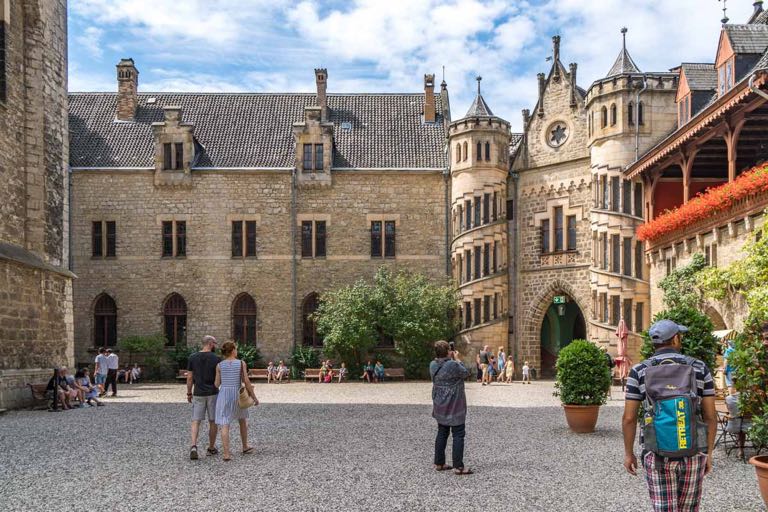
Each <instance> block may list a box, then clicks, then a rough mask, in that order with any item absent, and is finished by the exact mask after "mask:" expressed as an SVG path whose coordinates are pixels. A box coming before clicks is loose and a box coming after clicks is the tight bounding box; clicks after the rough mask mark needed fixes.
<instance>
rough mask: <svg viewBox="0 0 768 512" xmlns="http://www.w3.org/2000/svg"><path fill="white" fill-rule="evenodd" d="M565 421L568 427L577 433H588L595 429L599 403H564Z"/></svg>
mask: <svg viewBox="0 0 768 512" xmlns="http://www.w3.org/2000/svg"><path fill="white" fill-rule="evenodd" d="M563 410H565V421H567V422H568V427H569V428H570V429H571V430H572V431H574V432H576V433H577V434H589V433H590V432H594V431H595V425H596V424H597V416H598V414H600V406H599V405H565V404H563Z"/></svg>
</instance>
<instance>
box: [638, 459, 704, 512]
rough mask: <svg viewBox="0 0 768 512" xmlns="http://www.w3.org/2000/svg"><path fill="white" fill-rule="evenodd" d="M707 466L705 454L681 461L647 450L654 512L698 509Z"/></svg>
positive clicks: (646, 465) (644, 460) (646, 467)
mask: <svg viewBox="0 0 768 512" xmlns="http://www.w3.org/2000/svg"><path fill="white" fill-rule="evenodd" d="M706 467H707V456H706V455H705V454H703V453H700V454H698V455H694V456H693V457H685V458H683V459H677V460H670V459H666V458H664V457H657V456H656V455H655V454H654V453H653V452H648V453H646V454H645V455H644V456H643V468H644V469H645V480H646V481H647V482H648V492H649V493H650V495H651V505H652V506H653V510H654V512H697V511H698V510H699V501H701V483H702V481H703V480H704V471H705V469H706Z"/></svg>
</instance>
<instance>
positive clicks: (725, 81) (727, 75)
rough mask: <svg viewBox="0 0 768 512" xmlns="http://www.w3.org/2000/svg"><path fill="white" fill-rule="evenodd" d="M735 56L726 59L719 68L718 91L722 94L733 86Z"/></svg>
mask: <svg viewBox="0 0 768 512" xmlns="http://www.w3.org/2000/svg"><path fill="white" fill-rule="evenodd" d="M733 74H734V73H733V57H731V58H730V59H728V60H726V61H725V62H724V63H722V64H721V65H720V67H719V68H718V70H717V91H718V94H719V95H720V96H722V95H723V94H725V93H726V92H728V91H730V90H731V88H732V87H733V82H734V77H733Z"/></svg>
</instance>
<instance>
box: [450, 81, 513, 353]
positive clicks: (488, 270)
mask: <svg viewBox="0 0 768 512" xmlns="http://www.w3.org/2000/svg"><path fill="white" fill-rule="evenodd" d="M474 106H475V107H476V108H479V110H478V111H473V109H472V108H470V112H468V113H467V116H465V117H464V118H462V119H460V120H458V121H455V122H453V123H451V125H450V127H449V128H448V144H449V147H450V155H451V157H450V158H451V219H452V228H453V229H452V243H451V266H452V269H453V270H452V274H453V279H454V282H455V283H456V285H457V286H458V288H459V293H460V295H461V298H460V303H461V307H460V315H461V324H462V329H461V332H460V337H461V339H462V340H463V341H464V342H465V343H467V344H468V345H467V346H466V347H462V348H461V351H462V353H464V354H465V356H466V357H467V358H468V360H469V361H474V359H475V357H474V356H475V355H476V354H478V353H479V352H480V350H482V347H483V346H484V345H489V346H490V347H493V349H494V350H496V349H497V348H498V347H499V346H503V347H504V348H505V350H506V349H507V341H508V340H507V337H508V306H509V305H508V295H509V290H508V285H509V277H508V268H509V264H508V254H507V246H508V243H509V242H508V231H507V221H506V197H507V182H506V180H507V175H508V172H509V158H508V148H509V143H510V131H509V124H508V123H507V122H506V121H503V120H502V119H499V118H498V117H495V116H493V115H492V114H491V113H490V111H489V109H487V105H485V101H484V100H483V99H482V96H480V94H479V91H478V97H477V99H476V100H475V104H474Z"/></svg>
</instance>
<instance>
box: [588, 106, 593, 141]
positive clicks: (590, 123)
mask: <svg viewBox="0 0 768 512" xmlns="http://www.w3.org/2000/svg"><path fill="white" fill-rule="evenodd" d="M587 121H589V123H588V125H587V131H588V132H589V133H588V135H589V136H590V137H591V136H592V113H591V112H590V113H589V119H587Z"/></svg>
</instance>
